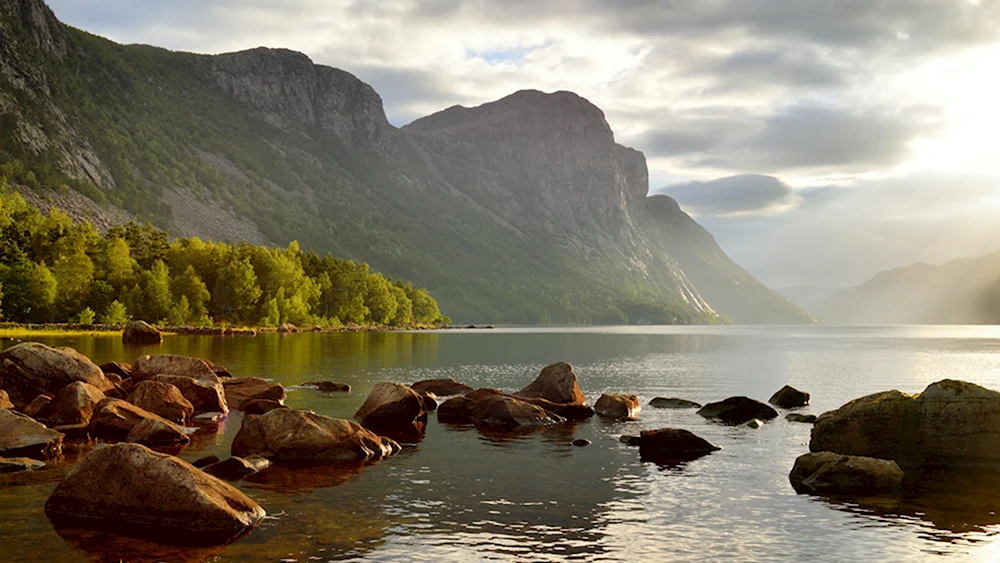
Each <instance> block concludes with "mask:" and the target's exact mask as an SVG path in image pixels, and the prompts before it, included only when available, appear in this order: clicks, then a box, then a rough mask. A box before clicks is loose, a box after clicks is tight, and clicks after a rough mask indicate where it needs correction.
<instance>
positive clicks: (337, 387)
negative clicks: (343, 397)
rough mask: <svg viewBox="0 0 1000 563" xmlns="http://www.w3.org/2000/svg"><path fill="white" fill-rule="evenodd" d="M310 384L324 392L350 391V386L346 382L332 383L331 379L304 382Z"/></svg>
mask: <svg viewBox="0 0 1000 563" xmlns="http://www.w3.org/2000/svg"><path fill="white" fill-rule="evenodd" d="M306 385H312V386H314V387H316V388H317V389H319V390H320V391H322V392H324V393H350V392H351V386H350V385H348V384H346V383H334V382H332V381H313V382H311V383H306Z"/></svg>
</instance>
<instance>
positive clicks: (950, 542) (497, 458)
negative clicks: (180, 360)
mask: <svg viewBox="0 0 1000 563" xmlns="http://www.w3.org/2000/svg"><path fill="white" fill-rule="evenodd" d="M48 343H51V344H58V345H67V346H73V347H75V348H77V349H78V350H80V351H81V352H83V353H84V354H87V355H88V356H90V357H91V358H93V359H94V361H96V362H98V363H102V362H105V361H112V360H114V361H124V362H131V361H132V360H134V359H135V357H137V356H138V355H140V354H142V353H147V352H162V353H177V354H187V355H193V356H199V357H205V358H208V359H211V360H212V361H214V362H216V363H219V364H223V365H225V366H227V367H228V368H229V369H230V371H232V372H233V373H234V374H236V375H239V376H257V377H263V378H268V379H272V380H274V381H277V382H280V383H281V384H283V385H285V387H287V388H288V400H287V404H288V405H289V406H292V407H297V408H305V409H311V410H314V411H316V412H318V413H321V414H325V415H329V416H333V417H340V418H350V417H351V416H352V415H353V413H354V411H355V410H356V409H357V408H358V407H359V406H360V405H361V403H362V402H363V401H364V398H365V395H366V393H368V391H369V390H370V389H371V388H372V386H373V385H374V384H375V383H377V382H380V381H397V382H405V383H411V382H413V381H417V380H421V379H429V378H440V377H454V378H455V379H458V380H460V381H464V382H467V383H469V384H470V385H473V386H475V387H479V386H490V387H499V388H502V389H507V390H517V389H519V388H521V387H522V386H524V385H526V384H527V383H529V382H531V381H532V380H533V379H534V377H535V376H536V375H537V373H538V371H539V369H540V368H541V367H543V366H544V365H546V364H548V363H551V362H555V361H562V360H564V361H569V362H571V363H572V364H573V365H574V366H575V368H576V372H577V374H578V375H579V377H580V385H581V387H582V388H583V390H584V392H585V393H586V395H587V397H588V400H589V401H590V402H591V403H593V401H595V400H596V399H597V398H598V397H599V396H600V394H601V393H602V392H605V391H612V392H625V393H635V394H637V395H639V397H640V398H641V400H642V403H643V405H644V407H643V410H642V413H641V418H640V420H638V421H633V422H615V423H609V422H605V421H601V420H598V419H596V418H595V419H592V420H590V421H587V422H584V423H581V424H577V425H568V426H560V427H557V428H552V429H549V430H546V431H542V432H538V433H536V434H531V435H527V436H520V437H503V436H484V435H482V434H480V433H479V432H477V431H476V430H474V429H467V428H453V427H447V426H445V425H442V424H439V423H438V422H437V420H436V419H435V417H434V415H433V414H432V415H431V417H430V420H429V423H428V425H427V432H426V437H425V438H424V440H423V441H422V442H421V443H420V444H419V445H418V446H416V447H413V448H408V449H406V450H404V452H402V453H401V454H399V455H397V456H395V457H393V458H391V459H388V460H386V461H383V462H381V463H378V464H375V465H371V466H368V467H366V468H364V469H363V470H361V471H358V472H354V473H351V474H344V473H343V472H337V471H332V470H308V471H307V470H296V471H288V470H285V471H281V470H278V471H275V472H271V471H270V470H269V471H268V472H266V473H265V474H264V475H265V477H264V478H261V479H259V480H255V481H254V482H245V481H244V482H240V483H238V484H237V486H238V487H240V488H241V489H242V490H244V491H245V492H246V493H247V494H248V495H250V496H251V497H252V498H254V499H255V500H257V501H258V502H259V503H260V504H261V505H262V506H264V507H265V509H266V510H267V511H268V514H269V516H268V518H267V520H265V522H264V523H263V524H262V525H260V526H259V527H258V528H257V529H256V530H254V531H253V533H251V534H250V535H249V536H247V537H245V538H244V539H242V540H240V541H238V542H236V543H235V544H232V545H228V546H223V547H217V548H209V549H185V548H172V547H161V546H156V545H153V544H148V543H144V542H139V541H136V540H127V539H121V538H114V537H111V536H106V535H102V534H95V533H87V532H60V533H58V534H57V533H56V532H55V531H54V530H53V529H52V527H51V525H50V524H49V521H48V520H47V519H46V517H45V514H44V512H43V505H44V503H45V499H46V498H48V495H49V494H50V493H51V492H52V490H53V488H54V487H55V485H56V483H57V482H58V480H59V478H60V477H61V475H62V474H63V473H64V472H65V470H66V468H67V467H68V466H69V464H70V463H71V461H72V459H73V455H72V454H70V455H69V456H68V458H67V461H65V462H63V463H57V464H53V465H51V466H50V467H49V468H48V469H46V470H43V471H39V472H35V473H33V474H29V475H25V474H22V475H17V476H0V560H2V561H119V560H125V561H192V562H194V561H197V562H200V561H289V562H290V561H301V562H306V561H339V560H352V559H364V560H376V561H407V560H421V561H488V560H499V561H511V560H517V561H557V560H583V561H622V560H628V561H641V560H650V561H686V560H692V561H693V560H698V561H763V560H771V561H802V560H812V561H856V560H882V561H903V560H925V559H928V558H936V557H941V558H947V559H951V560H980V561H992V560H996V559H1000V544H997V543H996V541H995V539H996V537H995V534H996V533H997V531H998V530H1000V517H998V516H997V515H996V514H995V513H994V510H995V509H997V508H1000V507H998V506H997V505H996V504H994V500H996V499H1000V494H997V493H993V492H992V491H989V494H986V493H984V492H983V491H981V490H976V491H972V492H971V494H957V493H956V494H941V495H936V496H930V497H927V498H923V499H915V500H909V501H905V502H897V501H892V500H881V501H870V502H863V503H861V504H860V505H859V504H858V503H855V502H847V501H831V500H825V499H819V498H813V497H808V496H802V495H796V494H795V493H794V492H793V491H792V489H791V487H790V486H789V484H788V478H787V476H788V472H789V469H790V468H791V466H792V463H793V461H794V459H795V457H796V456H798V455H800V454H802V453H804V452H806V451H808V441H809V431H810V428H811V427H810V426H809V425H804V424H796V423H789V422H786V421H785V420H784V419H783V417H782V418H779V419H777V420H775V421H772V422H770V423H768V424H767V425H766V426H764V427H763V428H762V429H759V430H752V429H749V428H743V427H735V428H734V427H726V426H722V425H718V424H714V423H710V422H707V421H705V420H704V419H702V418H701V417H699V416H698V415H696V414H695V412H694V411H693V410H682V411H674V410H659V409H654V408H651V407H648V406H645V405H646V403H648V401H649V400H650V399H652V398H653V397H655V396H667V397H682V398H686V399H691V400H695V401H698V402H702V403H705V402H708V401H713V400H719V399H722V398H725V397H727V396H732V395H749V396H752V397H756V398H759V399H762V400H766V399H767V398H768V397H769V396H770V395H771V393H773V392H774V391H775V390H777V389H778V388H780V387H781V386H782V385H784V384H786V383H788V384H791V385H793V386H795V387H798V388H801V389H803V390H806V391H809V392H810V393H812V405H811V406H810V407H808V408H806V409H803V410H802V411H801V412H807V413H808V412H812V413H816V414H818V413H820V412H823V411H825V410H829V409H832V408H836V407H838V406H840V405H841V404H843V403H845V402H847V401H848V400H850V399H853V398H856V397H858V396H861V395H864V394H867V393H870V392H875V391H881V390H886V389H900V390H902V391H906V392H918V391H920V390H921V389H923V388H924V387H925V386H926V385H927V384H928V383H931V382H933V381H936V380H939V379H944V378H957V379H964V380H968V381H972V382H976V383H979V384H982V385H985V386H988V387H992V388H997V389H1000V353H998V352H1000V329H998V328H996V327H887V328H883V327H851V328H844V327H770V328H763V327H608V328H581V329H573V328H570V329H497V330H490V331H445V332H437V333H429V332H419V333H356V334H313V333H307V334H295V335H262V336H258V337H226V338H220V337H189V336H188V337H168V338H166V339H165V341H164V343H163V345H162V346H159V347H157V348H144V349H135V348H131V349H129V348H125V347H123V346H122V345H121V342H120V340H119V339H117V338H113V337H104V336H94V337H82V338H79V337H77V338H60V339H49V340H48ZM10 344H11V343H10V342H4V343H2V344H0V345H2V346H9V345H10ZM316 379H329V380H333V381H338V382H345V383H349V384H351V385H352V386H353V388H354V392H353V393H351V394H349V395H341V394H323V393H319V392H317V391H315V390H312V389H308V388H300V387H299V385H300V384H302V383H304V382H306V381H311V380H316ZM240 421H241V416H240V414H239V413H233V414H232V415H231V416H230V417H229V419H228V420H227V421H226V423H225V424H224V425H223V426H222V427H220V429H219V431H218V433H215V434H213V433H207V434H201V435H200V436H198V437H197V439H196V440H195V441H194V442H193V443H192V444H191V446H189V447H188V448H187V449H186V450H185V451H184V452H183V453H182V454H181V457H183V458H184V459H187V460H194V459H197V458H199V457H201V456H204V455H208V454H216V455H219V456H220V457H226V456H227V455H228V452H229V444H230V443H231V441H232V439H233V436H234V435H235V433H236V431H237V430H238V428H239V426H240ZM661 427H681V428H687V429H690V430H692V431H694V432H695V433H697V434H699V435H701V436H703V437H705V438H707V439H708V440H710V441H712V442H714V443H716V444H719V445H721V446H722V448H723V449H722V450H721V451H719V452H716V453H714V454H711V455H709V456H707V457H704V458H701V459H699V460H697V461H694V462H691V463H689V464H687V465H683V466H680V467H673V468H667V467H658V466H656V465H654V464H651V463H642V462H640V460H639V454H638V451H637V450H635V449H631V448H627V447H625V446H624V445H623V444H621V443H619V441H618V436H620V435H621V434H626V433H629V434H631V433H637V432H638V431H639V430H640V429H644V428H661ZM576 438H586V439H588V440H591V441H592V442H593V443H592V445H590V446H589V447H584V448H578V447H573V446H571V445H570V442H571V441H572V440H574V439H576ZM977 487H981V485H977ZM998 502H1000V501H998Z"/></svg>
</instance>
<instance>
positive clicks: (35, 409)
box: [21, 395, 52, 419]
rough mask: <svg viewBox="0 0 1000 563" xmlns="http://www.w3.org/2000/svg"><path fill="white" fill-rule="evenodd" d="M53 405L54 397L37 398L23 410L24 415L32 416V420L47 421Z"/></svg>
mask: <svg viewBox="0 0 1000 563" xmlns="http://www.w3.org/2000/svg"><path fill="white" fill-rule="evenodd" d="M51 405H52V397H49V396H48V395H39V396H37V397H35V399H34V400H33V401H31V402H30V403H28V406H26V407H24V408H23V409H21V410H22V412H24V414H26V415H28V416H30V417H31V418H37V419H46V418H48V417H49V412H50V407H51Z"/></svg>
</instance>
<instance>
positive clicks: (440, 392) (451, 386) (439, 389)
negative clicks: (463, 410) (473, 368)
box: [410, 378, 474, 397]
mask: <svg viewBox="0 0 1000 563" xmlns="http://www.w3.org/2000/svg"><path fill="white" fill-rule="evenodd" d="M410 388H411V389H413V390H414V391H416V392H417V393H420V394H423V393H434V394H435V395H437V396H438V397H451V396H453V395H464V394H466V393H468V392H469V391H473V390H474V389H473V388H472V387H470V386H468V385H466V384H464V383H459V382H458V381H455V380H454V379H452V378H448V379H425V380H423V381H418V382H416V383H414V384H413V385H410Z"/></svg>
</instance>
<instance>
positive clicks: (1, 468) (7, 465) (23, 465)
mask: <svg viewBox="0 0 1000 563" xmlns="http://www.w3.org/2000/svg"><path fill="white" fill-rule="evenodd" d="M43 467H45V462H42V461H38V460H37V459H31V458H27V457H0V474H3V473H18V472H21V471H32V470H35V469H42V468H43Z"/></svg>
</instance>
